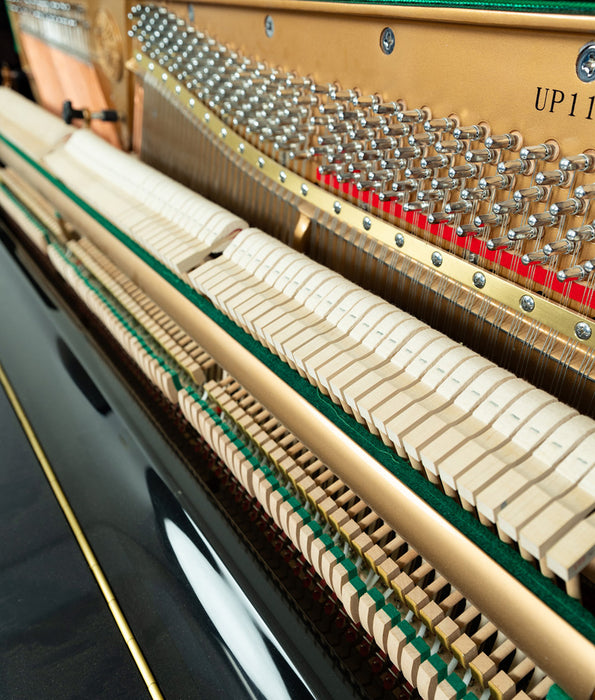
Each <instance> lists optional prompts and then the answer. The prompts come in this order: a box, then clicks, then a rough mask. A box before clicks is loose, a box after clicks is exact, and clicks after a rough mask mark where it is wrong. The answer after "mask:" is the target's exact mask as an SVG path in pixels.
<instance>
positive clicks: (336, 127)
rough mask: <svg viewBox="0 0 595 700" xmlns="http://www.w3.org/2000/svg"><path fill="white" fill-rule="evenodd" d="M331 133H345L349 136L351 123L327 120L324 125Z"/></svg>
mask: <svg viewBox="0 0 595 700" xmlns="http://www.w3.org/2000/svg"><path fill="white" fill-rule="evenodd" d="M326 128H327V129H328V130H329V131H330V132H331V133H333V134H347V135H348V136H350V137H351V138H353V136H351V125H350V124H349V123H348V122H329V123H328V124H327V127H326Z"/></svg>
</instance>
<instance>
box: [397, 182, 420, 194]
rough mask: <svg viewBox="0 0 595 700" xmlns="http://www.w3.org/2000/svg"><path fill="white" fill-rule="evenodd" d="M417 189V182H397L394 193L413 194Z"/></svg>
mask: <svg viewBox="0 0 595 700" xmlns="http://www.w3.org/2000/svg"><path fill="white" fill-rule="evenodd" d="M416 189H417V182H415V180H397V182H393V184H392V191H393V192H413V190H416Z"/></svg>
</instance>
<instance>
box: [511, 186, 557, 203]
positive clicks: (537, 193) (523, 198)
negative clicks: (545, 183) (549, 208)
mask: <svg viewBox="0 0 595 700" xmlns="http://www.w3.org/2000/svg"><path fill="white" fill-rule="evenodd" d="M548 194H549V189H548V188H547V187H524V188H523V189H521V190H516V192H515V193H514V194H513V195H512V196H513V198H514V200H515V201H516V202H541V201H542V200H543V199H545V198H546V197H547V195H548Z"/></svg>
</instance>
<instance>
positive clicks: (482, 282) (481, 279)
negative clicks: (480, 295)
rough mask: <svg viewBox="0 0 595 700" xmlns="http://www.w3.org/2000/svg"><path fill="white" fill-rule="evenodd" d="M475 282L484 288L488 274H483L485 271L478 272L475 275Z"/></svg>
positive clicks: (477, 285) (478, 287)
mask: <svg viewBox="0 0 595 700" xmlns="http://www.w3.org/2000/svg"><path fill="white" fill-rule="evenodd" d="M473 284H474V285H475V286H476V287H477V289H483V288H484V287H485V286H486V276H485V275H484V274H483V272H476V273H475V274H474V275H473Z"/></svg>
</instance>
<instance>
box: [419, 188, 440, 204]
mask: <svg viewBox="0 0 595 700" xmlns="http://www.w3.org/2000/svg"><path fill="white" fill-rule="evenodd" d="M417 198H418V199H419V200H420V201H422V202H440V201H442V200H443V199H444V190H419V192H418V193H417Z"/></svg>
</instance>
